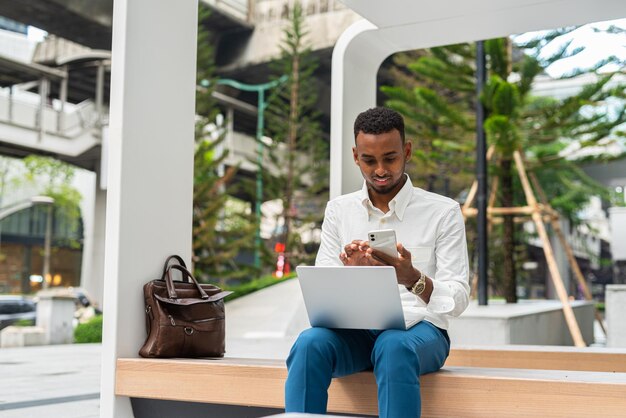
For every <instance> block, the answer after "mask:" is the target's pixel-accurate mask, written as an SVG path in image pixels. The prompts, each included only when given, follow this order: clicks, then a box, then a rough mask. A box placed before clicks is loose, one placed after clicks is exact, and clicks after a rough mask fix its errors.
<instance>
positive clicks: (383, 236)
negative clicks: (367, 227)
mask: <svg viewBox="0 0 626 418" xmlns="http://www.w3.org/2000/svg"><path fill="white" fill-rule="evenodd" d="M367 237H368V239H369V243H370V247H372V248H375V249H377V250H379V251H382V252H383V253H385V254H387V255H390V256H391V257H398V246H397V244H396V231H394V230H393V229H379V230H377V231H370V232H368V233H367Z"/></svg>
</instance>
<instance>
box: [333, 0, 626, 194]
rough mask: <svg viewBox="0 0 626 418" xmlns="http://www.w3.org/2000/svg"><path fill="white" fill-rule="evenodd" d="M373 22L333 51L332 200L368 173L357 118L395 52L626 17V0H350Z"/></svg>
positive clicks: (354, 29)
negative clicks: (357, 158) (359, 156)
mask: <svg viewBox="0 0 626 418" xmlns="http://www.w3.org/2000/svg"><path fill="white" fill-rule="evenodd" d="M343 2H344V3H345V4H346V5H347V6H348V7H350V8H351V9H353V10H354V11H355V12H357V13H359V14H360V15H361V16H363V17H364V18H366V19H368V20H363V21H359V22H356V23H354V24H353V25H352V26H350V27H349V28H348V29H346V31H345V32H344V33H343V34H342V36H341V37H340V38H339V40H338V41H337V44H336V45H335V49H334V50H333V58H332V78H331V80H332V86H331V128H330V139H331V148H330V149H331V154H330V155H331V157H330V196H331V198H334V197H337V196H339V195H342V194H345V193H349V192H353V191H355V190H357V189H359V188H360V187H361V185H362V181H363V179H362V177H361V174H360V173H359V171H358V169H357V167H356V165H355V163H354V160H353V158H352V147H353V146H354V133H353V131H352V130H353V127H352V126H353V123H354V119H355V118H356V116H357V115H358V114H359V113H360V112H362V111H363V110H366V109H368V108H370V107H374V106H376V75H377V73H378V69H379V68H380V65H381V64H382V62H383V61H384V60H385V59H386V58H387V57H389V56H390V55H392V54H394V53H396V52H401V51H409V50H415V49H422V48H430V47H434V46H441V45H451V44H456V43H461V42H471V41H478V40H483V39H491V38H496V37H500V36H508V35H511V34H515V33H524V32H530V31H535V30H543V29H554V28H559V27H564V26H570V25H581V24H585V23H590V22H598V21H603V20H610V19H617V18H622V17H626V2H625V1H623V0H599V1H594V2H590V1H586V0H546V1H536V0H465V1H463V0H444V1H439V2H426V1H423V0H422V1H417V0H385V1H374V0H369V1H364V0H343Z"/></svg>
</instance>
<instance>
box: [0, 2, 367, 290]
mask: <svg viewBox="0 0 626 418" xmlns="http://www.w3.org/2000/svg"><path fill="white" fill-rule="evenodd" d="M200 1H202V2H203V3H205V4H206V5H207V6H209V7H210V8H211V10H212V13H211V15H210V16H209V18H208V19H207V20H205V21H203V22H202V23H203V24H204V25H205V26H206V27H207V29H209V30H210V31H211V32H212V33H213V35H214V41H215V44H216V63H217V72H218V74H220V75H221V76H223V77H228V78H234V79H237V80H238V81H243V82H248V83H259V82H265V81H267V79H268V77H269V76H270V70H269V68H268V66H267V63H268V62H269V61H271V60H272V59H275V58H276V57H278V56H279V55H280V48H279V40H280V38H281V37H282V30H283V27H284V24H285V23H286V17H287V13H288V10H289V7H290V4H291V3H292V2H291V3H290V2H289V1H284V0H200ZM303 4H304V12H305V15H306V23H307V25H308V27H309V28H310V29H311V31H310V36H309V38H310V42H311V47H312V49H313V51H314V53H315V54H316V55H317V56H318V58H319V59H320V63H321V67H322V68H321V71H320V73H322V74H330V56H331V51H332V47H333V45H334V44H335V42H336V40H337V38H338V37H339V36H340V35H341V33H342V31H343V30H344V29H345V28H346V27H348V26H349V25H350V24H352V23H353V22H354V21H356V20H358V19H359V16H358V15H357V14H356V13H354V12H353V11H351V10H350V9H348V8H346V7H345V6H344V5H343V4H342V3H340V2H339V1H338V0H307V1H304V2H303ZM155 7H156V8H158V6H157V5H155ZM112 13H113V0H93V1H89V2H76V1H72V0H24V1H20V2H14V1H10V0H0V15H1V16H5V17H7V18H10V19H13V20H15V21H18V22H21V23H24V24H27V25H32V26H35V27H38V28H40V29H43V30H45V31H47V32H48V33H49V34H50V35H48V37H47V38H46V40H45V41H44V42H42V43H40V44H39V45H37V48H36V50H35V52H34V55H33V58H32V61H31V62H24V61H20V60H17V59H14V58H11V57H8V56H0V87H3V89H2V90H0V154H2V155H8V156H13V157H18V158H20V157H24V156H26V155H29V154H39V155H46V156H51V157H54V158H56V159H59V160H62V161H65V162H68V163H70V164H73V165H76V166H78V167H81V168H84V169H87V170H90V171H93V172H95V173H96V174H97V181H96V184H97V190H96V193H95V204H94V205H93V207H94V208H95V210H94V213H93V214H85V218H89V219H86V222H85V243H84V250H83V264H82V279H81V285H82V286H83V287H85V288H86V289H87V290H88V291H89V292H90V294H91V295H92V296H93V297H94V298H95V299H96V300H98V301H102V289H103V286H104V276H103V274H104V267H103V265H104V264H103V263H104V234H105V228H104V224H105V216H106V189H107V167H108V149H109V140H108V138H109V102H110V101H109V90H110V83H111V77H110V72H111V46H112V21H113V19H112ZM171 19H172V20H171V24H172V25H174V26H175V25H176V20H175V17H174V16H172V18H171ZM163 25H164V30H165V29H167V27H168V25H169V23H168V20H167V19H165V20H164V22H163ZM164 42H167V40H164ZM139 53H143V51H140V52H139ZM151 70H152V69H146V71H151ZM157 70H158V69H157ZM167 82H169V83H174V84H176V83H178V76H177V75H176V73H175V72H174V73H173V78H171V79H170V80H168V81H167ZM321 85H322V92H321V94H320V101H321V104H320V108H322V109H325V110H326V120H329V119H330V114H329V108H330V80H329V79H328V76H327V75H326V79H325V80H323V81H322V83H321ZM155 90H158V88H155ZM214 96H215V98H216V100H217V101H218V103H219V104H220V106H221V107H222V108H223V110H224V113H225V114H226V115H227V118H226V120H227V121H228V125H227V126H226V127H224V128H225V129H226V139H225V141H224V142H223V150H228V158H227V160H226V161H225V164H226V165H239V166H240V170H242V171H243V172H247V173H251V172H255V171H256V169H257V167H256V165H255V164H253V163H252V162H251V161H253V160H254V159H256V156H255V155H254V149H255V148H256V145H255V144H256V143H255V139H254V137H253V135H252V134H251V133H252V132H253V131H254V128H252V127H254V126H255V124H256V116H257V115H256V112H257V109H256V106H255V104H256V103H255V101H256V98H253V97H251V96H250V95H246V93H243V92H239V91H236V90H234V89H223V90H220V91H216V92H215V93H214ZM161 100H171V99H168V98H167V97H163V98H161ZM144 146H145V147H148V146H150V145H149V144H146V145H144ZM264 162H265V163H266V164H264V166H267V167H268V169H269V170H270V172H272V171H273V172H277V170H278V169H277V167H276V166H274V165H272V164H271V163H270V161H269V158H268V157H267V156H266V157H265V158H264Z"/></svg>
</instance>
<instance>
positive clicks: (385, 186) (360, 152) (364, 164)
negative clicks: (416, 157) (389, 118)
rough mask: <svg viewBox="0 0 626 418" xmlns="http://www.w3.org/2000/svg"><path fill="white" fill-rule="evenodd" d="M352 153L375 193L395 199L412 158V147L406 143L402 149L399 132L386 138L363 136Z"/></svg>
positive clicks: (359, 137)
mask: <svg viewBox="0 0 626 418" xmlns="http://www.w3.org/2000/svg"><path fill="white" fill-rule="evenodd" d="M352 153H353V156H354V161H355V162H356V164H357V165H358V166H359V168H360V169H361V174H363V178H364V179H365V182H366V183H367V187H368V189H369V190H370V191H371V192H375V193H378V194H389V193H393V194H394V195H395V193H397V192H398V191H399V190H400V189H401V188H402V186H403V185H404V168H405V166H406V162H407V161H408V160H409V158H410V157H411V143H410V142H409V141H406V142H405V144H404V145H402V137H401V136H400V132H398V130H397V129H394V130H392V131H390V132H385V133H382V134H366V133H363V131H361V132H359V134H358V135H357V137H356V146H355V147H354V148H352Z"/></svg>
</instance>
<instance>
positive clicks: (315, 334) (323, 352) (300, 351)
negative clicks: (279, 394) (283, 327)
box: [285, 321, 450, 418]
mask: <svg viewBox="0 0 626 418" xmlns="http://www.w3.org/2000/svg"><path fill="white" fill-rule="evenodd" d="M449 352H450V342H449V339H448V336H447V333H445V331H442V330H440V329H438V328H436V327H435V326H434V325H432V324H431V323H429V322H426V321H422V322H420V323H419V324H417V325H415V326H414V327H412V328H410V329H409V330H407V331H402V330H386V331H370V330H350V329H328V328H309V329H307V330H305V331H303V332H302V333H301V334H300V336H299V337H298V339H297V340H296V342H295V344H294V345H293V347H292V348H291V352H290V353H289V357H288V358H287V369H288V375H287V382H286V383H285V411H286V412H308V413H317V414H325V413H326V405H327V403H328V387H329V386H330V381H331V379H332V378H333V377H341V376H346V375H349V374H352V373H357V372H360V371H364V370H371V369H372V368H373V369H374V376H375V377H376V384H377V386H378V413H379V416H380V417H381V418H412V417H416V418H417V417H419V416H420V414H421V406H422V402H421V396H420V381H419V376H420V375H423V374H426V373H431V372H434V371H437V370H439V369H440V368H441V367H442V366H443V363H444V362H445V360H446V358H447V357H448V354H449Z"/></svg>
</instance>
